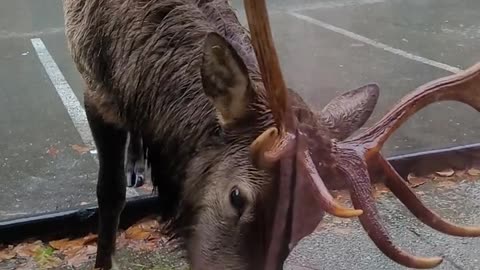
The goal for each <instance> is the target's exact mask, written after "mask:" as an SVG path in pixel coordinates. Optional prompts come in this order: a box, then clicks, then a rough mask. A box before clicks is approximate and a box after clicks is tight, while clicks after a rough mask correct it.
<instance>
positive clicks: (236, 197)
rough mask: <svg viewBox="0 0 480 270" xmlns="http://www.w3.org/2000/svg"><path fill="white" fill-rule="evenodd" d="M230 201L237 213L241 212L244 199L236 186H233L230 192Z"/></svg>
mask: <svg viewBox="0 0 480 270" xmlns="http://www.w3.org/2000/svg"><path fill="white" fill-rule="evenodd" d="M230 203H231V204H232V206H233V207H234V208H235V209H237V211H238V213H239V214H241V213H242V211H243V208H244V207H245V199H244V198H243V196H242V193H240V189H239V188H238V187H234V188H233V189H232V191H231V192H230Z"/></svg>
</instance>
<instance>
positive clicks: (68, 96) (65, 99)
mask: <svg viewBox="0 0 480 270" xmlns="http://www.w3.org/2000/svg"><path fill="white" fill-rule="evenodd" d="M31 42H32V45H33V48H34V49H35V51H36V52H37V55H38V58H39V59H40V62H41V63H42V65H43V67H44V68H45V71H46V72H47V75H48V77H49V78H50V80H51V81H52V84H53V86H54V87H55V90H57V94H58V95H59V96H60V99H61V100H62V103H63V105H64V106H65V108H66V109H67V112H68V115H69V116H70V118H71V119H72V122H73V125H74V126H75V128H76V129H77V131H78V133H79V134H80V137H81V139H82V141H83V143H84V144H85V145H87V146H89V147H92V148H94V147H95V143H94V141H93V137H92V133H91V131H90V127H89V125H88V120H87V115H86V114H85V110H84V109H83V107H82V105H81V104H80V101H79V100H78V99H77V96H75V94H74V93H73V90H72V88H71V87H70V85H69V84H68V82H67V80H65V77H64V76H63V74H62V72H61V71H60V69H59V68H58V65H57V63H55V61H54V60H53V58H52V56H51V55H50V53H49V52H48V50H47V47H46V46H45V44H44V43H43V41H42V40H41V39H40V38H33V39H31ZM92 157H93V159H94V161H95V162H96V163H97V164H98V159H97V156H96V155H95V154H92ZM134 196H138V192H137V191H136V190H135V189H133V188H127V197H134Z"/></svg>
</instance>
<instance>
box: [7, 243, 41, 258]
mask: <svg viewBox="0 0 480 270" xmlns="http://www.w3.org/2000/svg"><path fill="white" fill-rule="evenodd" d="M42 246H43V244H42V242H41V241H35V242H33V243H21V244H19V245H17V246H16V247H15V248H14V249H13V251H15V253H16V254H17V255H18V256H20V257H27V258H29V257H33V256H34V255H35V252H36V251H37V250H38V249H40V248H41V247H42Z"/></svg>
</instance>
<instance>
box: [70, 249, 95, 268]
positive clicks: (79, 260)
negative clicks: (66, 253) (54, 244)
mask: <svg viewBox="0 0 480 270" xmlns="http://www.w3.org/2000/svg"><path fill="white" fill-rule="evenodd" d="M86 250H87V247H83V248H82V250H81V251H80V252H78V253H77V254H75V256H72V257H69V258H67V264H68V265H70V266H73V267H79V266H81V265H82V264H84V263H86V262H88V261H89V260H90V256H89V255H88V254H87V252H86Z"/></svg>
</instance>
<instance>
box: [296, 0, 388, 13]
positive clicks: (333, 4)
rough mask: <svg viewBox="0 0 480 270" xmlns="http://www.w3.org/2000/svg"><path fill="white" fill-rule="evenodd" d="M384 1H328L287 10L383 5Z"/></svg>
mask: <svg viewBox="0 0 480 270" xmlns="http://www.w3.org/2000/svg"><path fill="white" fill-rule="evenodd" d="M383 2H385V0H345V1H329V2H320V3H315V4H309V5H308V4H307V5H302V6H299V7H297V8H292V9H289V11H293V12H295V11H306V10H312V9H327V8H342V7H348V6H361V5H369V4H378V3H383Z"/></svg>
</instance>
